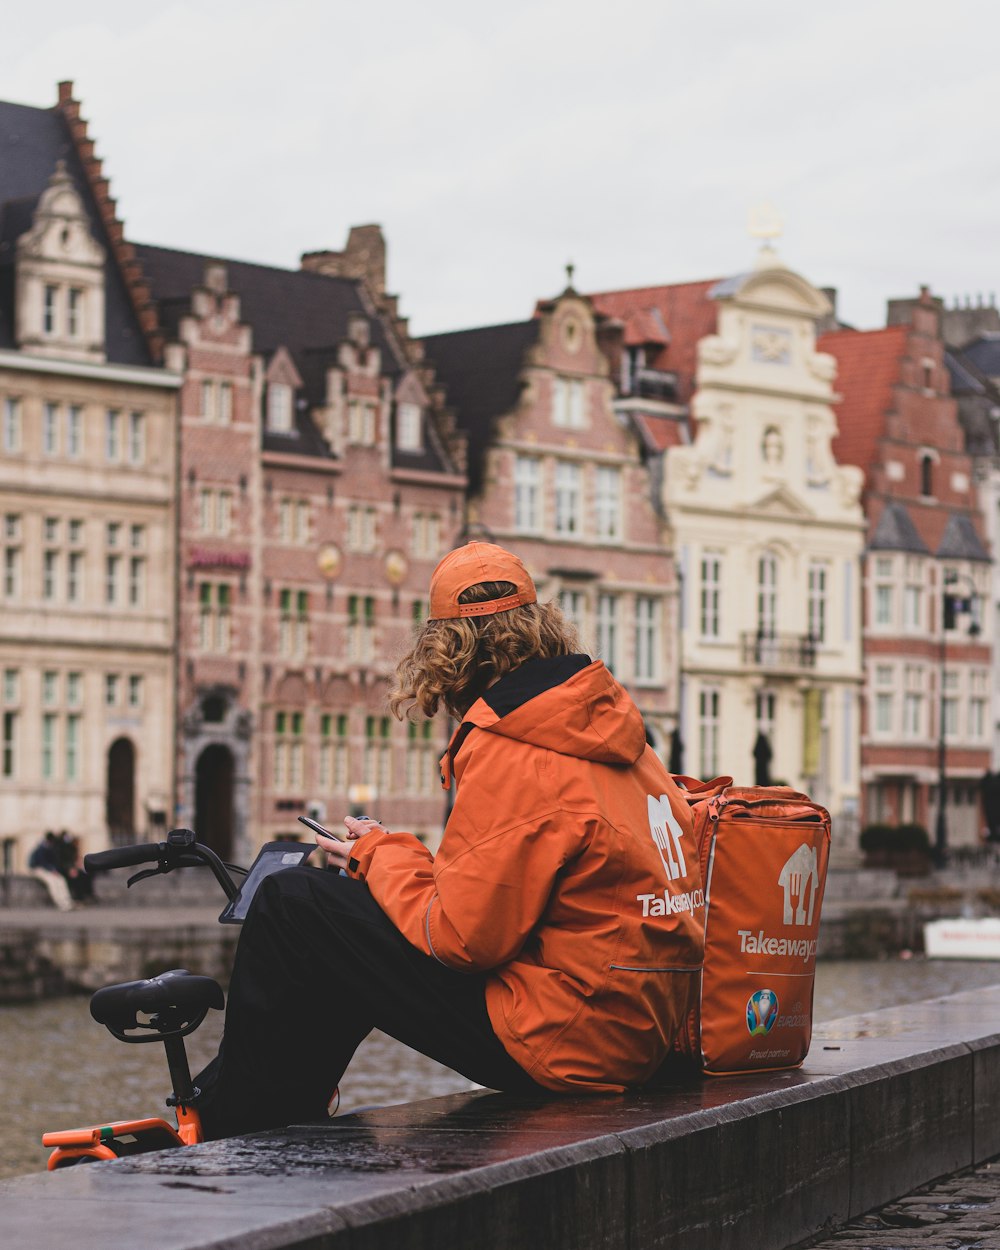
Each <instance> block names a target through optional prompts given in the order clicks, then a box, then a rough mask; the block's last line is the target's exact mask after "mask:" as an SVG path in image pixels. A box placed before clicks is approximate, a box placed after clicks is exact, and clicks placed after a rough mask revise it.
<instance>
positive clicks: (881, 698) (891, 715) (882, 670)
mask: <svg viewBox="0 0 1000 1250" xmlns="http://www.w3.org/2000/svg"><path fill="white" fill-rule="evenodd" d="M894 704H895V694H894V692H893V668H892V665H891V664H877V665H876V666H875V717H874V726H873V728H874V732H875V733H876V734H877V735H887V734H891V733H892V732H893V722H894V720H895V709H894Z"/></svg>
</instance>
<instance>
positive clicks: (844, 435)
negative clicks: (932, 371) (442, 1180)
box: [816, 325, 910, 469]
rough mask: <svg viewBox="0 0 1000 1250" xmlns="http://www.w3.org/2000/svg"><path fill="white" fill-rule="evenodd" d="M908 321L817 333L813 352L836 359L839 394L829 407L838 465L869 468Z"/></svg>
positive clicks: (891, 399)
mask: <svg viewBox="0 0 1000 1250" xmlns="http://www.w3.org/2000/svg"><path fill="white" fill-rule="evenodd" d="M909 334H910V327H909V326H908V325H898V326H888V327H886V328H885V329H883V330H835V331H833V332H832V333H830V334H823V335H821V336H820V338H819V339H818V341H817V343H816V350H817V351H820V352H829V353H830V354H831V355H832V356H835V357H836V358H837V377H836V378H835V380H834V389H835V390H836V391H837V393H838V394H839V395H840V396H841V400H840V402H839V403H837V404H836V405H834V411H835V412H836V414H837V424H838V427H839V429H838V431H837V436H836V438H835V439H834V440H833V445H832V447H833V455H834V458H835V459H836V461H837V463H838V464H854V465H859V466H860V467H861V468H862V469H868V468H870V466H871V464H872V462H873V461H874V459H875V449H876V446H877V444H878V440H879V438H880V437H881V435H882V432H883V429H884V427H885V421H884V417H885V414H886V413H887V412H891V411H892V409H893V407H894V404H895V399H894V395H893V389H894V387H895V386H896V385H897V383H898V382H899V374H900V361H901V360H902V358H903V357H904V356H905V355H906V351H907V340H908V338H909Z"/></svg>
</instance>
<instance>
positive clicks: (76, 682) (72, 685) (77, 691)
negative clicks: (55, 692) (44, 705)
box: [66, 673, 83, 707]
mask: <svg viewBox="0 0 1000 1250" xmlns="http://www.w3.org/2000/svg"><path fill="white" fill-rule="evenodd" d="M82 699H83V674H82V673H67V674H66V704H67V706H68V707H79V706H80V703H81V701H82Z"/></svg>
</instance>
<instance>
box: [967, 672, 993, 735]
mask: <svg viewBox="0 0 1000 1250" xmlns="http://www.w3.org/2000/svg"><path fill="white" fill-rule="evenodd" d="M989 691H990V672H989V669H984V668H973V669H970V670H969V737H970V738H971V739H972V740H973V741H974V742H984V741H986V739H987V738H988V736H989V730H988V725H989V722H988V719H987V717H988V712H989Z"/></svg>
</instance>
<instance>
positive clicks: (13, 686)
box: [3, 668, 21, 703]
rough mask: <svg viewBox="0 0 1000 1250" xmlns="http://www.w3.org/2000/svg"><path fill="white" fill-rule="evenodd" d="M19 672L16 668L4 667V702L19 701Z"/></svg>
mask: <svg viewBox="0 0 1000 1250" xmlns="http://www.w3.org/2000/svg"><path fill="white" fill-rule="evenodd" d="M20 676H21V675H20V672H19V671H18V670H17V669H16V668H5V669H4V671H3V701H4V703H18V702H20V685H21V683H20Z"/></svg>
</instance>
